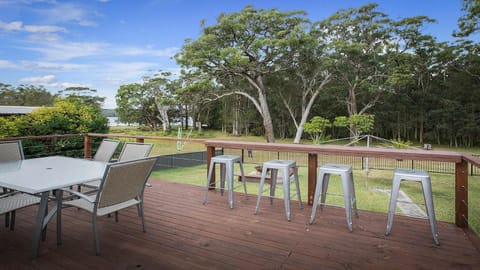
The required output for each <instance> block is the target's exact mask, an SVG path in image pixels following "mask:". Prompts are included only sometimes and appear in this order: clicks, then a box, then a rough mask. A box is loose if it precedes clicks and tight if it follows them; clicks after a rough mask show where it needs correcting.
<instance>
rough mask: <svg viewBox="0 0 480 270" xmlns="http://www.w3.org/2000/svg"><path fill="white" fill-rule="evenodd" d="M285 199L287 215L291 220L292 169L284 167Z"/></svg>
mask: <svg viewBox="0 0 480 270" xmlns="http://www.w3.org/2000/svg"><path fill="white" fill-rule="evenodd" d="M282 171H283V183H282V184H283V200H284V203H285V215H286V216H287V220H288V221H290V169H289V168H284V169H283V170H282Z"/></svg>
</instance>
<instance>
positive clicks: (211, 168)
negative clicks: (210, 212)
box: [203, 161, 215, 204]
mask: <svg viewBox="0 0 480 270" xmlns="http://www.w3.org/2000/svg"><path fill="white" fill-rule="evenodd" d="M214 166H215V162H213V161H211V162H210V168H208V177H207V190H206V191H205V198H204V199H203V204H206V203H207V199H208V190H209V189H210V180H211V179H212V173H213V167H214Z"/></svg>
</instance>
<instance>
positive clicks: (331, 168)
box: [204, 155, 440, 245]
mask: <svg viewBox="0 0 480 270" xmlns="http://www.w3.org/2000/svg"><path fill="white" fill-rule="evenodd" d="M237 163H238V167H239V169H240V176H239V180H241V183H242V185H243V189H244V192H245V196H246V195H247V187H246V182H247V181H246V178H245V173H244V169H243V163H242V158H241V157H240V156H236V155H218V156H214V157H212V158H211V160H210V164H209V170H208V178H207V184H206V192H205V198H204V204H206V203H207V200H208V193H209V190H211V189H215V184H216V183H215V181H213V178H212V175H213V174H214V166H215V164H218V165H220V191H221V194H222V195H223V191H224V190H225V182H226V184H227V188H226V189H227V191H228V203H229V207H230V208H233V189H234V188H235V186H234V184H235V183H234V167H235V164H237ZM278 172H281V175H282V180H281V181H279V177H278ZM291 172H293V179H291V175H292V173H291ZM268 174H270V176H269V177H268ZM317 175H318V176H317V183H316V188H315V195H314V200H313V206H312V212H311V215H310V219H309V221H308V222H309V224H313V223H314V221H315V217H316V214H317V206H318V201H319V200H320V208H321V209H323V207H324V206H325V201H326V195H327V190H328V184H329V180H330V176H331V175H338V176H340V179H341V185H342V190H343V197H344V207H345V215H346V219H347V228H348V231H349V232H352V231H353V228H352V212H354V214H355V216H356V217H357V218H358V210H357V200H356V196H355V185H354V180H353V173H352V166H350V165H344V164H324V165H322V166H319V167H318V173H317ZM267 178H269V181H268V182H269V183H270V188H269V197H270V204H272V203H273V198H274V197H275V189H276V184H277V183H280V182H281V184H282V186H283V200H284V204H285V215H286V219H287V220H288V221H290V220H291V210H290V198H291V195H290V186H291V183H292V182H293V183H294V184H295V193H296V196H297V200H298V203H299V206H300V208H303V205H302V199H301V196H300V185H299V178H298V167H297V165H296V162H295V161H294V160H269V161H266V162H264V163H263V166H262V167H261V176H260V185H259V191H258V197H257V202H256V206H255V210H254V214H258V212H259V206H260V201H261V198H262V195H263V193H264V192H265V191H266V190H264V185H265V182H267V181H266V180H267ZM292 180H293V181H292ZM404 180H406V181H416V182H419V183H421V187H422V190H423V196H424V200H425V205H426V209H427V216H428V219H429V222H430V228H431V232H432V236H433V240H434V242H435V244H436V245H439V244H440V243H439V240H438V232H437V226H436V218H435V211H434V206H433V197H432V186H431V181H430V176H429V174H428V173H427V172H426V171H424V170H419V169H403V168H396V169H394V171H393V181H392V190H391V196H390V204H389V210H388V219H387V227H386V232H385V235H389V234H390V233H391V231H392V224H393V217H394V214H395V208H396V203H397V199H398V194H399V191H400V182H402V181H404Z"/></svg>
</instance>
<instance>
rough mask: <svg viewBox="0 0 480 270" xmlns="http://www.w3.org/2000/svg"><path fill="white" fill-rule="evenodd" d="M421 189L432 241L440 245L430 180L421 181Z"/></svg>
mask: <svg viewBox="0 0 480 270" xmlns="http://www.w3.org/2000/svg"><path fill="white" fill-rule="evenodd" d="M422 189H423V197H424V199H425V207H426V208H427V215H428V219H429V221H430V228H431V230H432V236H433V241H435V244H436V245H440V242H439V241H438V233H437V223H436V218H435V208H434V207H433V199H432V184H431V182H430V178H428V179H424V180H422Z"/></svg>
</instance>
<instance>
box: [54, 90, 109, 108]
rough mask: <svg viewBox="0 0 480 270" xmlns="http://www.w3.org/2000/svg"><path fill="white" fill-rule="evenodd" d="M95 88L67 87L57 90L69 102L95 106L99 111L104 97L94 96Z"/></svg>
mask: <svg viewBox="0 0 480 270" xmlns="http://www.w3.org/2000/svg"><path fill="white" fill-rule="evenodd" d="M96 93H97V90H96V89H91V88H88V87H80V86H78V87H77V86H76V87H67V88H65V89H64V90H61V91H58V94H59V95H60V96H63V97H64V98H65V99H67V100H69V101H70V102H73V103H76V104H79V105H87V106H92V107H95V108H97V109H98V110H99V111H100V110H101V108H102V105H103V102H104V101H105V98H104V97H99V96H96V95H95V94H96Z"/></svg>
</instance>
